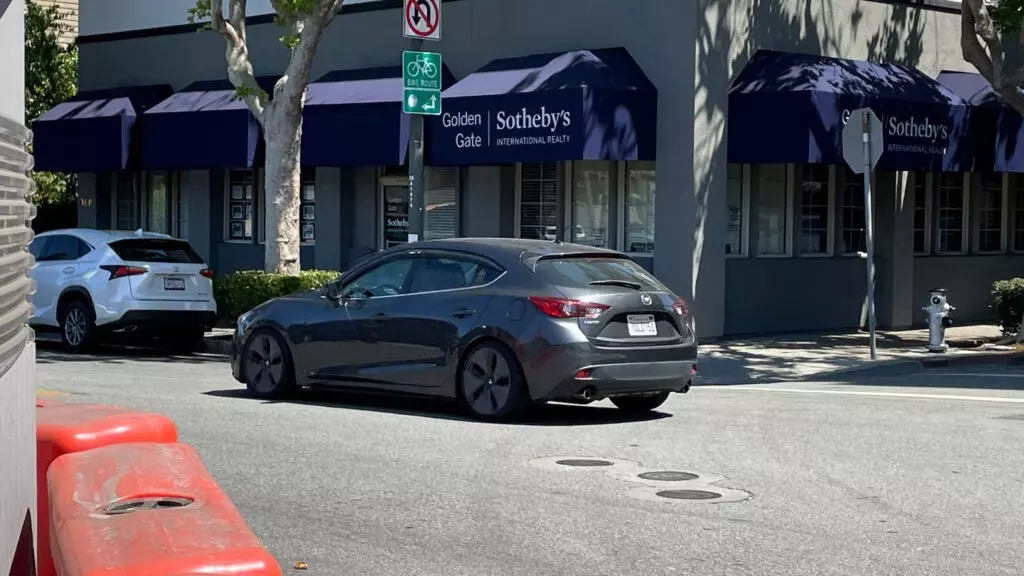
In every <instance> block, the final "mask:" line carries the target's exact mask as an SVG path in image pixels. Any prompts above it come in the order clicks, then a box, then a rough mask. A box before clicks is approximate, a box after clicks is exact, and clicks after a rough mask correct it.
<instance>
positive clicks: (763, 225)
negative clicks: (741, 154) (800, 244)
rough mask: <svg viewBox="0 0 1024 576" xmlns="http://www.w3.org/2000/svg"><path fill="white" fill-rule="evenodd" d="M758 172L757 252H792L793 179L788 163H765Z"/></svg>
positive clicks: (770, 253) (765, 253)
mask: <svg viewBox="0 0 1024 576" xmlns="http://www.w3.org/2000/svg"><path fill="white" fill-rule="evenodd" d="M755 169H756V171H757V183H758V188H757V254H758V255H759V256H780V255H784V254H786V253H787V252H788V246H787V244H788V243H787V241H786V237H787V235H788V234H789V231H788V229H787V228H788V226H787V222H786V220H787V212H788V210H789V201H788V200H789V181H788V178H787V174H786V171H787V168H786V165H784V164H762V165H759V166H756V167H755Z"/></svg>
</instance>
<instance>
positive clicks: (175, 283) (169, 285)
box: [164, 278, 185, 290]
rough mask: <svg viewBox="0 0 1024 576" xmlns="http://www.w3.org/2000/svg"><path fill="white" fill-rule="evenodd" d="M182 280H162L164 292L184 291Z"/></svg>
mask: <svg viewBox="0 0 1024 576" xmlns="http://www.w3.org/2000/svg"><path fill="white" fill-rule="evenodd" d="M184 289H185V279H184V278H164V290H184Z"/></svg>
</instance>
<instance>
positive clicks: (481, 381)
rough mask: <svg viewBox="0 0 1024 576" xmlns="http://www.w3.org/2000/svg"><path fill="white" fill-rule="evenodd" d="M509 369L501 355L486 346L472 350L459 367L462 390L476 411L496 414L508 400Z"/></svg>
mask: <svg viewBox="0 0 1024 576" xmlns="http://www.w3.org/2000/svg"><path fill="white" fill-rule="evenodd" d="M511 389H512V370H511V369H510V368H509V365H508V362H507V361H506V360H505V357H504V356H502V355H501V354H500V353H498V351H497V350H495V349H494V348H492V347H490V346H485V347H483V348H480V349H479V350H476V351H475V352H473V354H472V355H470V357H469V358H467V359H466V364H465V366H464V367H463V369H462V392H463V394H465V398H466V403H467V404H469V406H470V408H472V409H473V411H474V412H476V413H477V414H481V415H485V416H491V415H494V414H497V413H498V412H499V411H501V409H502V408H504V407H505V404H506V403H507V402H508V397H509V394H510V393H511Z"/></svg>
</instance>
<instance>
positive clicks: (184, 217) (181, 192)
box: [174, 186, 189, 239]
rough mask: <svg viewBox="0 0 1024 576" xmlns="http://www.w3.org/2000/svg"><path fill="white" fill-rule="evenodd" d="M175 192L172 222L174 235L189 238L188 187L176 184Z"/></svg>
mask: <svg viewBox="0 0 1024 576" xmlns="http://www.w3.org/2000/svg"><path fill="white" fill-rule="evenodd" d="M175 192H176V194H177V201H176V202H177V205H176V208H175V215H174V219H175V223H174V235H175V236H176V237H178V238H185V239H188V238H189V229H188V221H189V204H188V189H187V188H184V187H182V186H178V187H177V190H175Z"/></svg>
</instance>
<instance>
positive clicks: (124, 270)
mask: <svg viewBox="0 0 1024 576" xmlns="http://www.w3.org/2000/svg"><path fill="white" fill-rule="evenodd" d="M100 268H102V269H104V270H106V271H107V272H110V279H111V280H115V279H117V278H125V277H127V276H138V275H140V274H145V273H146V272H149V270H147V269H145V268H142V267H140V266H100Z"/></svg>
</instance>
